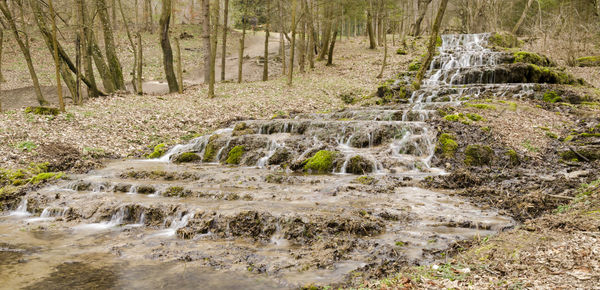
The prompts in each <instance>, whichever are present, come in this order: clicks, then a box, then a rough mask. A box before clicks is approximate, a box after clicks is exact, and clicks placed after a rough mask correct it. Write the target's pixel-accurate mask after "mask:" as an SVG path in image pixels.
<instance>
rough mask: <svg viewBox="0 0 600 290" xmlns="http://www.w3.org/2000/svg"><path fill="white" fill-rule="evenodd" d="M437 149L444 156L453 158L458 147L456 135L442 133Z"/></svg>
mask: <svg viewBox="0 0 600 290" xmlns="http://www.w3.org/2000/svg"><path fill="white" fill-rule="evenodd" d="M436 149H437V150H436V151H438V152H440V153H442V156H444V158H452V157H454V153H456V150H457V149H458V143H456V141H454V136H452V135H450V134H447V133H444V134H442V135H440V138H439V140H438V146H437V148H436Z"/></svg>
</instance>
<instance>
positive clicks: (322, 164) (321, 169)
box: [304, 150, 337, 173]
mask: <svg viewBox="0 0 600 290" xmlns="http://www.w3.org/2000/svg"><path fill="white" fill-rule="evenodd" d="M336 156H337V152H334V151H327V150H321V151H319V152H317V153H315V155H314V156H313V157H311V158H309V159H307V160H306V161H305V164H304V170H306V171H310V172H313V173H330V172H331V171H332V170H333V161H334V159H335V157H336Z"/></svg>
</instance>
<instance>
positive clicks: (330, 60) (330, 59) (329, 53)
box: [326, 20, 338, 66]
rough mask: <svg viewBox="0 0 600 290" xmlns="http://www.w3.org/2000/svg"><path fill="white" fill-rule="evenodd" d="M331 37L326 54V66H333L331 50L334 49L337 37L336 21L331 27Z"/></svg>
mask: <svg viewBox="0 0 600 290" xmlns="http://www.w3.org/2000/svg"><path fill="white" fill-rule="evenodd" d="M332 29H333V37H332V38H331V43H330V45H329V51H328V53H327V64H326V66H332V65H333V50H334V49H335V40H336V38H337V35H338V20H336V23H335V25H334V26H333V28H332Z"/></svg>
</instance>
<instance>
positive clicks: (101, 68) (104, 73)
mask: <svg viewBox="0 0 600 290" xmlns="http://www.w3.org/2000/svg"><path fill="white" fill-rule="evenodd" d="M92 40H93V43H92V57H93V58H94V63H95V64H96V68H97V69H98V73H100V78H101V79H102V85H103V86H104V90H105V91H106V92H108V93H112V92H114V91H115V90H116V88H115V85H114V83H113V81H112V78H111V73H110V70H109V68H108V65H107V64H106V62H105V61H104V56H103V55H102V50H100V46H98V40H97V39H96V36H95V34H93V32H92Z"/></svg>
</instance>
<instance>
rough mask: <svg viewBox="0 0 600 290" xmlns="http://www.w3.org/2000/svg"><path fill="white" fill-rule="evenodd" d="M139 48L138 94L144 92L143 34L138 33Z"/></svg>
mask: <svg viewBox="0 0 600 290" xmlns="http://www.w3.org/2000/svg"><path fill="white" fill-rule="evenodd" d="M137 49H138V53H137V54H138V61H137V81H138V83H137V87H138V95H143V94H144V88H143V82H142V66H143V65H144V54H143V49H142V34H141V33H139V32H138V33H137Z"/></svg>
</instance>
